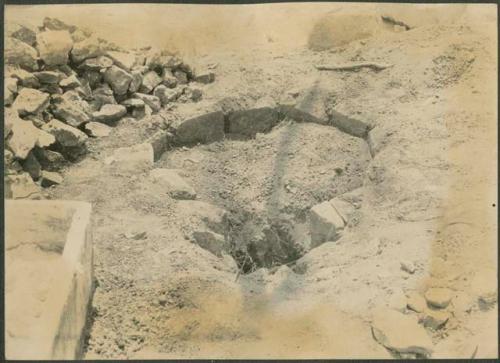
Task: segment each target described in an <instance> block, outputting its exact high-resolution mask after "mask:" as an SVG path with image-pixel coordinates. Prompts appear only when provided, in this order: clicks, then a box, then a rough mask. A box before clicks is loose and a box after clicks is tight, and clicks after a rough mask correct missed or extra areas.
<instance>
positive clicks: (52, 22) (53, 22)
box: [43, 17, 77, 33]
mask: <svg viewBox="0 0 500 363" xmlns="http://www.w3.org/2000/svg"><path fill="white" fill-rule="evenodd" d="M43 28H44V29H45V30H67V31H68V32H69V33H73V32H74V31H75V30H76V29H77V28H76V26H74V25H68V24H66V23H65V22H63V21H61V20H59V19H57V18H50V17H45V18H44V19H43Z"/></svg>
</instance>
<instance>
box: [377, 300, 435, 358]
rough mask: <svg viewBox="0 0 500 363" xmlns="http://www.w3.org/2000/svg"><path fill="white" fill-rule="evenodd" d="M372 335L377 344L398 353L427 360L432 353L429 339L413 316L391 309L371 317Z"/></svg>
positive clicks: (379, 311)
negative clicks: (413, 355) (410, 354)
mask: <svg viewBox="0 0 500 363" xmlns="http://www.w3.org/2000/svg"><path fill="white" fill-rule="evenodd" d="M372 333H373V336H374V338H375V340H376V341H377V342H379V343H380V344H382V345H383V346H384V347H386V348H387V349H389V350H392V351H396V352H398V353H412V354H417V355H419V356H421V357H424V358H428V357H430V356H431V354H432V352H433V344H432V340H431V338H430V337H429V336H428V335H427V332H426V331H425V329H424V328H423V327H422V326H420V325H419V324H418V320H417V318H416V317H415V316H412V315H405V314H403V313H400V312H398V311H395V310H392V309H380V310H377V311H376V312H375V313H374V315H373V320H372Z"/></svg>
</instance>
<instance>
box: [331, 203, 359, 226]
mask: <svg viewBox="0 0 500 363" xmlns="http://www.w3.org/2000/svg"><path fill="white" fill-rule="evenodd" d="M330 204H331V205H332V206H333V207H334V208H335V210H336V211H337V213H338V214H339V215H340V216H341V217H342V219H343V220H344V223H345V224H346V225H347V224H348V223H349V222H350V221H351V219H352V217H353V216H354V213H355V212H356V207H355V206H354V204H352V203H350V202H348V201H346V200H343V199H342V198H340V197H335V198H333V199H331V200H330Z"/></svg>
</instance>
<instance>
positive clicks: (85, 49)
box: [71, 37, 102, 63]
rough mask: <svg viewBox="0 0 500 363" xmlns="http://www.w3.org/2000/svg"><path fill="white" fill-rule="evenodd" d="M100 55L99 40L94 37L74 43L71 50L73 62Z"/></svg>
mask: <svg viewBox="0 0 500 363" xmlns="http://www.w3.org/2000/svg"><path fill="white" fill-rule="evenodd" d="M100 55H102V50H101V47H100V44H99V40H97V39H96V38H95V37H90V38H88V39H85V40H83V41H81V42H78V43H76V44H75V45H74V46H73V49H72V50H71V60H72V61H73V62H75V63H80V62H83V61H84V60H86V59H88V58H96V57H98V56H100Z"/></svg>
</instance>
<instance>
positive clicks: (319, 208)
mask: <svg viewBox="0 0 500 363" xmlns="http://www.w3.org/2000/svg"><path fill="white" fill-rule="evenodd" d="M309 223H310V231H311V247H312V248H314V247H317V246H319V245H320V244H322V243H324V242H328V241H335V240H337V239H339V238H340V235H341V231H342V230H343V229H344V220H343V219H342V216H340V214H339V213H338V212H337V210H336V209H335V208H334V207H333V206H332V205H331V203H329V202H328V201H326V202H323V203H320V204H317V205H315V206H314V207H312V208H311V210H310V211H309Z"/></svg>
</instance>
